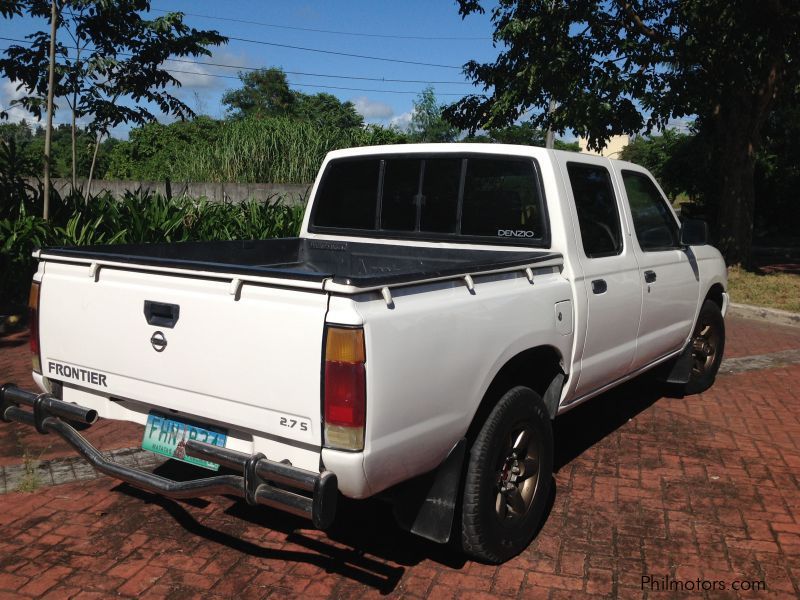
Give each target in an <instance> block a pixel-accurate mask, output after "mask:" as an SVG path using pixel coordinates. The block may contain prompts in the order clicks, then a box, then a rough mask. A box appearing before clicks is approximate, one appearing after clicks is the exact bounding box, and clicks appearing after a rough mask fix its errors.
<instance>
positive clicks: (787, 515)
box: [0, 319, 800, 599]
mask: <svg viewBox="0 0 800 600" xmlns="http://www.w3.org/2000/svg"><path fill="white" fill-rule="evenodd" d="M15 343H16V342H15V341H14V340H13V339H12V340H8V339H6V340H0V379H3V380H4V379H9V378H14V379H16V380H17V381H18V382H22V383H25V384H27V383H28V382H29V377H28V376H27V370H28V357H27V350H26V348H25V347H24V346H22V345H15ZM726 356H728V357H730V360H728V361H727V362H726V363H725V364H724V369H723V370H724V371H725V372H724V373H723V374H721V375H720V377H719V378H718V380H717V384H716V385H715V387H714V388H713V389H712V390H710V391H709V392H707V393H705V394H702V395H700V396H695V397H690V398H685V399H681V400H677V399H671V398H661V397H659V394H658V392H657V391H656V390H654V389H649V388H648V386H647V384H646V383H645V382H641V381H636V382H632V383H630V384H628V385H625V386H623V387H621V388H619V389H618V390H615V391H613V392H612V393H609V394H605V395H604V396H602V397H599V398H597V399H595V400H593V401H591V402H589V403H587V404H586V405H584V406H582V407H579V408H577V409H575V410H573V411H571V412H569V413H567V414H565V415H563V416H561V417H559V418H558V419H557V420H556V422H555V429H556V440H557V442H556V445H557V449H556V450H557V456H556V465H557V473H556V475H555V480H556V492H555V495H554V498H553V501H552V507H551V509H550V515H549V518H548V520H547V522H546V524H545V525H544V528H543V530H542V531H541V533H540V534H539V536H538V538H537V539H536V540H535V541H534V542H533V544H531V546H530V547H529V548H528V549H527V550H526V551H525V552H523V553H522V554H521V555H520V556H518V557H516V558H515V559H513V560H511V561H509V562H508V563H506V564H504V565H502V566H499V567H496V566H486V565H482V564H478V563H474V562H471V561H468V560H465V559H464V558H463V557H461V556H460V555H459V554H457V553H456V552H454V551H453V550H452V549H450V548H448V547H442V546H438V545H436V544H432V543H428V542H425V541H423V540H420V539H417V538H414V537H413V536H410V535H409V534H406V533H404V532H402V531H400V530H399V529H397V527H395V525H394V524H393V522H392V520H391V517H390V512H389V511H388V510H387V508H386V507H385V506H383V505H382V504H381V503H379V502H364V503H344V506H343V507H342V509H341V512H340V518H338V519H337V522H336V524H335V526H334V528H333V529H332V530H331V531H330V532H328V533H321V532H317V531H314V530H312V529H309V528H308V523H307V522H305V521H302V520H300V519H296V518H294V517H292V516H289V515H286V514H283V513H280V512H276V511H272V510H269V509H266V508H257V509H255V508H251V507H248V506H247V505H246V504H244V503H243V502H242V501H234V500H232V499H229V498H226V497H221V498H215V499H211V500H202V501H200V500H198V501H189V502H175V501H170V500H165V499H162V498H159V497H157V496H153V495H151V494H148V493H144V492H140V491H137V490H135V489H133V488H131V487H129V486H127V485H125V484H120V483H118V482H116V481H113V480H111V479H108V478H105V477H100V478H96V477H94V476H93V475H92V474H91V473H89V474H88V475H87V474H85V476H78V475H75V477H73V479H82V480H81V481H76V482H74V483H67V484H61V485H45V486H42V487H39V488H38V489H36V490H35V491H34V492H32V493H22V492H11V493H8V494H6V495H4V496H2V498H1V499H0V502H2V504H0V506H2V508H1V509H0V528H1V529H0V531H2V533H3V535H2V536H0V598H6V597H7V598H19V597H21V596H33V597H38V596H44V597H48V598H50V597H51V598H58V599H64V598H72V597H75V598H92V597H94V598H108V597H114V596H123V597H133V596H137V597H139V596H140V597H154V598H155V597H158V598H161V597H168V598H186V597H190V596H198V597H200V596H202V597H203V598H230V597H242V598H281V597H284V598H288V597H297V596H302V597H304V598H315V597H319V598H340V597H359V598H362V597H380V596H385V595H389V596H392V597H397V596H403V597H408V598H459V599H460V598H497V597H502V598H539V597H541V598H582V597H596V596H606V597H610V596H616V597H643V596H645V597H649V598H660V597H665V598H666V597H673V596H678V597H684V596H687V595H690V594H696V595H697V596H698V597H702V596H704V595H705V596H707V597H715V598H716V597H726V596H729V597H738V596H743V597H753V598H762V597H767V596H770V597H774V596H778V597H781V596H782V597H787V598H794V597H798V595H800V587H798V586H800V493H799V492H800V482H799V481H798V476H799V475H800V441H798V440H800V417H799V416H798V415H800V364H798V363H800V329H791V328H779V327H775V326H770V325H765V324H762V323H757V322H750V321H744V320H737V319H729V320H728V351H727V353H726ZM753 357H755V358H753ZM98 431H99V432H98V433H94V434H92V435H93V436H94V438H93V439H94V441H95V443H98V444H100V445H101V446H102V447H103V448H104V449H106V450H111V449H120V448H128V447H131V446H135V445H137V444H138V440H139V437H140V430H138V429H137V428H135V427H122V428H119V427H114V426H113V425H110V424H106V425H104V427H103V428H102V429H99V430H98ZM25 450H27V452H28V456H29V465H30V457H31V456H35V457H38V456H39V455H41V457H42V458H43V459H45V462H44V463H42V465H41V466H40V467H39V468H38V469H37V470H36V471H37V472H41V473H50V474H52V473H55V472H56V471H59V469H61V471H64V469H63V468H62V467H63V466H64V465H73V463H74V462H75V461H72V460H71V459H65V458H64V457H66V456H69V455H70V453H69V452H68V451H67V450H66V449H65V448H63V446H62V445H61V444H59V443H57V442H56V441H54V440H52V439H45V438H41V437H39V436H35V435H33V434H30V433H24V434H20V433H19V430H18V428H17V427H16V426H13V425H7V424H1V425H0V466H2V467H1V468H2V472H3V473H4V476H5V475H6V474H8V473H11V472H12V471H14V470H15V469H16V470H17V471H19V469H20V465H21V463H23V461H22V458H21V456H22V452H23V451H25ZM126 453H129V451H127V450H121V451H118V452H117V455H119V456H120V457H121V458H120V460H122V459H124V458H125V456H128V454H126ZM22 466H24V465H22ZM70 468H72V470H73V471H75V472H77V467H75V466H74V465H73V466H72V467H70ZM158 470H159V472H162V473H168V474H170V473H171V474H173V475H175V476H181V475H186V474H187V473H186V471H185V470H184V469H183V468H178V469H177V470H176V468H175V466H174V465H172V464H170V463H167V464H165V465H162V466H161V467H159V468H158ZM61 471H59V472H61ZM48 477H49V476H48ZM53 477H55V475H53ZM69 478H70V476H67V477H66V479H67V480H69ZM45 479H47V478H45ZM56 479H57V480H62V479H58V478H56ZM48 481H49V479H48ZM9 487H13V486H9ZM762 586H766V590H767V591H763V589H761V588H762ZM734 587H736V588H739V589H737V590H734V589H733V588H734ZM742 589H744V590H745V591H741V590H742ZM664 590H667V591H664ZM669 590H672V592H670V591H669ZM676 590H677V591H676Z"/></svg>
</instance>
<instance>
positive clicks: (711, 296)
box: [700, 282, 725, 311]
mask: <svg viewBox="0 0 800 600" xmlns="http://www.w3.org/2000/svg"><path fill="white" fill-rule="evenodd" d="M724 293H725V288H724V287H722V284H721V283H719V282H718V283H715V284H714V285H712V286H711V287H710V288H709V290H708V292H706V296H705V298H704V300H703V301H704V302H705V300H711V301H712V302H713V303H714V304H716V305H717V306H718V307H719V310H720V311H722V310H723V303H724V300H723V294H724ZM702 304H703V303H702V302H701V303H700V305H701V306H702Z"/></svg>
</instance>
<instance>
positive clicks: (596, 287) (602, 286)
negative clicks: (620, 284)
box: [592, 279, 608, 294]
mask: <svg viewBox="0 0 800 600" xmlns="http://www.w3.org/2000/svg"><path fill="white" fill-rule="evenodd" d="M606 291H608V284H607V283H606V280H605V279H595V280H594V281H592V292H593V293H595V294H605V293H606Z"/></svg>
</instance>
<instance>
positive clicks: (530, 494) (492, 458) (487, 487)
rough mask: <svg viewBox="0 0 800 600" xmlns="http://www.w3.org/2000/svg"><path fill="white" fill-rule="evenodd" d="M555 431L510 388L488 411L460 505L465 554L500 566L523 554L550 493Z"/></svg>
mask: <svg viewBox="0 0 800 600" xmlns="http://www.w3.org/2000/svg"><path fill="white" fill-rule="evenodd" d="M552 474H553V431H552V427H551V424H550V416H549V415H548V413H547V409H546V408H545V406H544V403H543V402H542V400H541V398H540V397H539V395H538V394H536V392H534V391H533V390H531V389H529V388H526V387H521V386H519V387H514V388H512V389H511V390H509V391H508V392H506V394H505V395H503V397H502V398H501V399H500V401H499V402H498V403H497V405H496V406H495V407H494V409H493V410H492V412H491V414H490V415H489V417H488V418H487V420H486V422H485V423H484V425H483V427H482V428H481V430H480V432H479V433H478V436H477V437H476V439H475V442H474V443H473V445H472V448H471V449H470V455H469V463H468V466H467V475H466V480H465V483H464V498H463V504H462V519H461V539H462V546H463V548H464V550H465V551H466V552H467V553H468V554H471V555H472V556H474V557H475V558H478V559H480V560H484V561H486V562H490V563H500V562H503V561H505V560H507V559H509V558H511V557H512V556H514V555H516V554H519V553H520V552H521V551H522V550H524V549H525V548H526V547H527V546H528V544H530V542H531V540H532V539H533V536H534V534H535V533H536V531H537V530H538V528H539V525H540V524H541V521H542V518H543V516H544V512H545V509H546V507H547V500H548V497H549V495H550V490H551V487H552Z"/></svg>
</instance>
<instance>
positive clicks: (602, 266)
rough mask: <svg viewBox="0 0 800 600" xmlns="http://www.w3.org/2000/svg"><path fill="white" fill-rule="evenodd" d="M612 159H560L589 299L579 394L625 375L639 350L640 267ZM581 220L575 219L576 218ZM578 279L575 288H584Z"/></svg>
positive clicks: (578, 384) (583, 157)
mask: <svg viewBox="0 0 800 600" xmlns="http://www.w3.org/2000/svg"><path fill="white" fill-rule="evenodd" d="M608 165H609V161H608V160H606V159H602V158H590V157H586V156H582V157H581V158H580V161H570V160H569V159H568V158H566V159H562V169H563V170H564V171H566V175H567V180H568V183H569V185H568V186H567V188H568V189H569V191H570V193H571V196H572V198H571V200H572V206H571V210H574V211H575V214H574V215H573V222H575V221H577V228H576V229H577V231H576V237H578V238H579V240H580V244H578V247H579V250H578V253H577V254H578V260H579V262H580V264H581V267H582V270H583V282H582V283H583V285H584V287H585V290H586V296H587V317H586V336H585V341H584V345H583V352H582V355H581V359H580V375H579V378H578V382H577V385H576V389H575V392H576V393H577V394H578V395H583V394H586V393H589V392H591V391H593V390H595V389H598V388H600V387H602V386H604V385H606V384H608V383H611V382H612V381H614V380H616V379H619V378H620V377H623V376H624V375H626V374H627V373H628V372H629V370H630V366H631V363H632V361H633V357H634V354H635V351H636V334H637V331H638V329H639V315H640V313H641V308H642V285H641V282H640V276H639V268H638V265H637V263H636V258H635V256H634V254H633V249H632V248H631V247H630V244H629V243H628V242H629V239H630V238H629V236H627V235H626V234H625V231H626V229H627V226H626V224H625V221H624V220H623V219H622V218H621V214H622V206H621V204H620V201H619V198H618V195H617V194H616V193H615V190H614V181H613V178H612V176H611V172H610V171H609V168H608ZM575 217H577V219H576V218H575ZM580 283H581V282H579V281H577V280H576V282H575V284H576V288H579V287H580Z"/></svg>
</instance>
